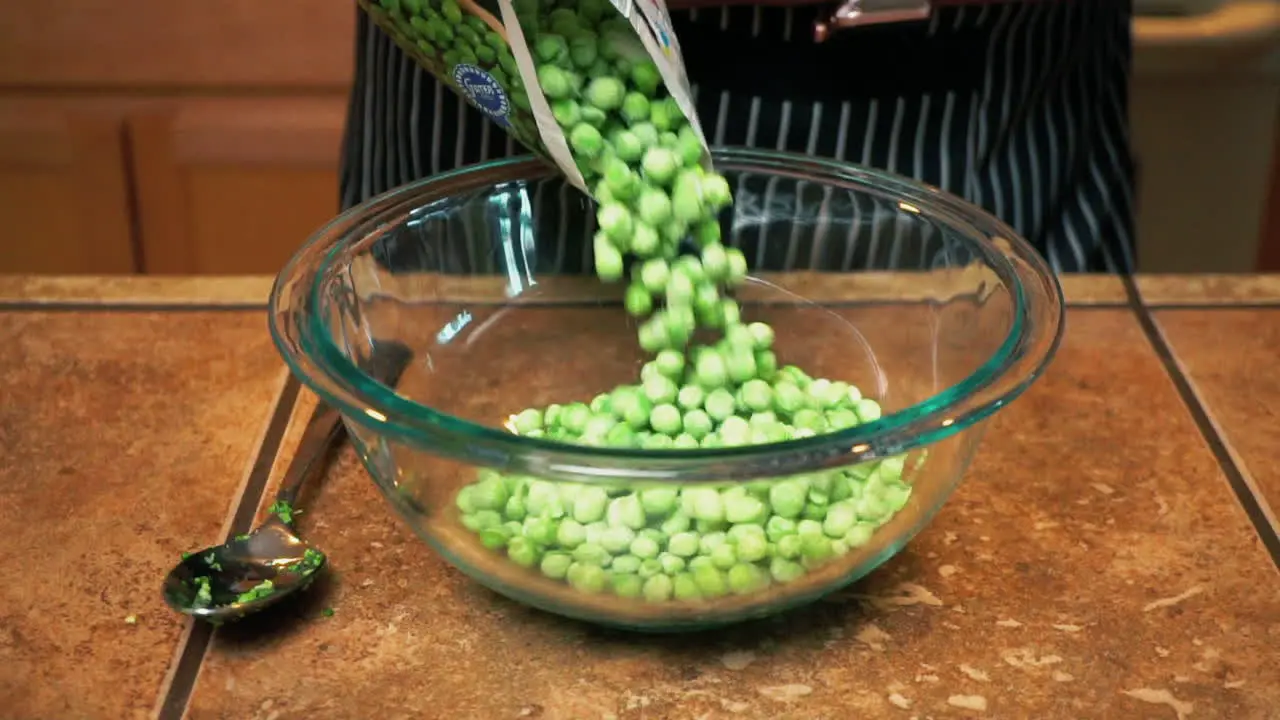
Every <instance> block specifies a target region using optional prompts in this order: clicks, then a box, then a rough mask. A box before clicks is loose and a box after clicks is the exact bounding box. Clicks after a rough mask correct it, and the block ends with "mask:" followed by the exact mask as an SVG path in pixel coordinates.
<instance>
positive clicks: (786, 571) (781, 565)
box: [769, 557, 805, 584]
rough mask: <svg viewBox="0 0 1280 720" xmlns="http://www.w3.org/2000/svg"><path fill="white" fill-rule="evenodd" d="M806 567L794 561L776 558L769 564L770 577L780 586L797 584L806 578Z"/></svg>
mask: <svg viewBox="0 0 1280 720" xmlns="http://www.w3.org/2000/svg"><path fill="white" fill-rule="evenodd" d="M804 573H805V570H804V566H803V565H801V564H800V563H798V562H795V560H794V559H788V558H784V557H775V558H774V559H773V560H771V561H770V562H769V575H770V576H771V577H772V578H773V581H774V582H776V583H780V584H785V583H790V582H795V581H796V580H799V579H800V578H801V577H803V576H804Z"/></svg>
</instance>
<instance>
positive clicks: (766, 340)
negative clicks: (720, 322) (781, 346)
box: [746, 322, 774, 350]
mask: <svg viewBox="0 0 1280 720" xmlns="http://www.w3.org/2000/svg"><path fill="white" fill-rule="evenodd" d="M746 327H747V332H749V333H751V338H752V340H754V341H755V346H756V349H757V350H768V349H769V348H771V347H773V339H774V334H773V328H771V327H769V326H768V325H766V324H764V323H762V322H753V323H751V324H749V325H747V326H746Z"/></svg>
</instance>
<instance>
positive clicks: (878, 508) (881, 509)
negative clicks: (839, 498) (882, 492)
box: [854, 493, 888, 522]
mask: <svg viewBox="0 0 1280 720" xmlns="http://www.w3.org/2000/svg"><path fill="white" fill-rule="evenodd" d="M854 508H855V511H856V512H857V515H858V519H859V520H865V521H868V522H876V521H878V520H879V519H880V518H882V517H884V515H885V513H886V511H887V510H888V508H886V507H885V504H884V502H883V501H882V500H881V499H880V497H879V496H877V495H874V494H872V493H867V494H864V495H863V496H862V497H860V498H858V500H857V501H856V502H855V503H854Z"/></svg>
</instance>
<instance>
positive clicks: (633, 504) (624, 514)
mask: <svg viewBox="0 0 1280 720" xmlns="http://www.w3.org/2000/svg"><path fill="white" fill-rule="evenodd" d="M644 515H645V511H644V508H643V507H642V506H641V505H640V498H639V497H637V496H636V495H635V494H634V493H633V494H630V495H623V496H622V497H618V498H614V499H613V500H610V501H609V509H608V511H607V512H606V513H605V516H606V521H607V522H608V524H609V526H610V527H623V528H627V529H629V530H632V531H635V530H639V529H641V528H643V527H644V522H645V518H644ZM627 542H628V544H629V543H630V542H631V541H630V540H628V541H627Z"/></svg>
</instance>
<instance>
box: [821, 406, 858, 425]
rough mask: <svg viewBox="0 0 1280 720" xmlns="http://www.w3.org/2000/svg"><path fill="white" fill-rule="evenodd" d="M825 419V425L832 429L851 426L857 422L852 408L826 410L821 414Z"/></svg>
mask: <svg viewBox="0 0 1280 720" xmlns="http://www.w3.org/2000/svg"><path fill="white" fill-rule="evenodd" d="M823 417H824V418H825V419H826V421H827V427H829V428H831V429H832V430H843V429H845V428H851V427H854V426H855V425H857V424H858V416H857V414H856V413H854V412H853V411H852V410H845V409H844V408H841V409H839V410H828V411H827V413H826V414H825V415H824V416H823Z"/></svg>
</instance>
